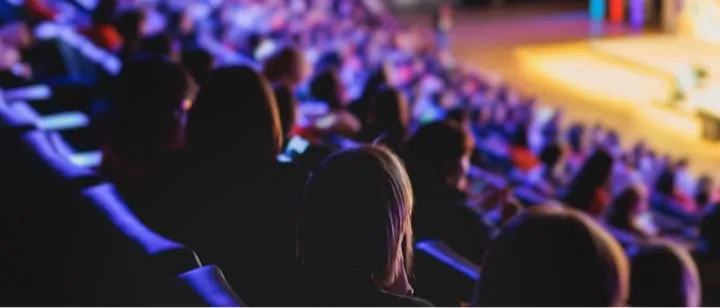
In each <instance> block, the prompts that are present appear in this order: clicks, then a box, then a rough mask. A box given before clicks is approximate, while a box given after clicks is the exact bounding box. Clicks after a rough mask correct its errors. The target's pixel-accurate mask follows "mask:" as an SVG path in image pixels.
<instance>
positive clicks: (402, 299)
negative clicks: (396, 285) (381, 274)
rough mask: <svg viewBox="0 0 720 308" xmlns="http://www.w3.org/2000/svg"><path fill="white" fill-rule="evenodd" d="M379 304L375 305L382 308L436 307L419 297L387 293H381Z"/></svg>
mask: <svg viewBox="0 0 720 308" xmlns="http://www.w3.org/2000/svg"><path fill="white" fill-rule="evenodd" d="M378 295H379V296H378V302H377V303H375V304H377V305H380V306H387V307H434V306H435V305H433V304H432V303H430V302H429V301H427V300H424V299H422V298H419V297H414V296H405V295H398V294H393V293H389V292H386V291H380V293H379V294H378Z"/></svg>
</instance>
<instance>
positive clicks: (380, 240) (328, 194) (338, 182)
mask: <svg viewBox="0 0 720 308" xmlns="http://www.w3.org/2000/svg"><path fill="white" fill-rule="evenodd" d="M350 173H352V176H351V177H348V176H347V175H348V174H350ZM339 204H342V206H338V205H339ZM348 209H351V212H352V217H351V218H350V219H348V218H349V216H348ZM412 212H413V192H412V188H411V185H410V180H409V179H408V177H407V174H406V173H405V170H404V168H403V166H402V163H401V162H400V160H399V159H398V158H397V157H396V156H395V155H393V154H392V153H391V152H390V151H388V150H386V149H384V148H382V147H375V146H363V147H360V148H357V149H352V150H345V151H342V152H339V153H337V154H334V155H333V156H331V157H329V158H327V159H326V160H325V161H324V162H323V163H322V164H321V165H320V166H319V167H318V168H317V169H316V170H315V171H314V172H313V174H312V176H311V177H310V179H309V180H308V183H307V185H306V188H305V194H304V197H303V206H302V209H301V215H300V217H301V218H300V228H299V236H300V237H299V244H300V246H299V248H300V249H299V251H300V257H301V270H300V272H301V277H302V278H301V280H300V283H298V285H297V286H296V288H295V289H296V290H298V291H300V292H299V295H298V302H297V303H299V304H301V305H305V306H429V305H430V304H429V303H427V302H425V301H423V300H420V299H417V298H414V297H412V287H411V286H410V283H409V281H410V277H411V275H412V272H411V267H410V262H411V261H412V257H413V256H412V235H413V232H412V223H411V216H412Z"/></svg>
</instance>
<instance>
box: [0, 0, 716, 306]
mask: <svg viewBox="0 0 720 308" xmlns="http://www.w3.org/2000/svg"><path fill="white" fill-rule="evenodd" d="M68 2H71V1H64V0H26V1H25V3H24V4H23V5H22V10H21V11H22V12H21V14H20V15H19V16H21V17H19V18H17V19H16V20H15V21H8V22H5V23H4V24H3V25H2V29H0V61H1V62H0V88H2V89H10V88H13V87H16V86H17V85H21V84H24V83H27V82H36V83H37V82H40V83H42V82H47V83H50V84H52V83H56V82H58V81H57V80H55V79H49V78H46V77H47V76H46V75H48V74H49V73H48V72H53V69H52V67H53V65H56V63H47V62H49V61H51V60H53V58H50V60H48V58H45V57H42V56H39V55H45V54H46V53H42V52H37V51H36V49H38V48H39V46H40V44H39V43H38V41H37V40H36V39H34V38H33V35H32V33H33V29H36V28H37V27H38V26H39V25H41V24H43V23H48V22H50V23H58V24H63V25H67V26H70V27H72V28H73V29H74V30H75V31H77V33H79V34H82V35H83V36H85V37H86V38H87V39H89V40H91V41H92V42H93V43H94V44H95V45H96V46H98V47H100V48H102V49H104V50H106V51H107V52H110V53H112V54H113V55H115V56H116V57H117V58H118V59H119V60H120V61H121V63H122V68H121V69H120V71H119V73H118V74H117V76H114V75H113V74H108V75H107V76H102V77H101V78H96V79H93V80H91V81H90V83H91V86H92V87H93V89H95V92H96V94H95V95H96V99H95V102H94V105H93V106H95V108H94V109H93V110H96V111H97V112H96V113H95V114H93V115H92V116H93V119H92V120H93V128H94V129H96V130H97V131H98V134H99V135H100V136H101V137H100V143H99V146H100V149H101V151H102V163H101V165H100V166H99V167H98V168H97V173H98V174H99V175H100V176H101V177H102V178H103V179H105V180H107V181H110V182H112V183H113V184H114V185H115V187H117V189H118V191H119V193H120V195H121V196H122V197H123V199H124V200H125V201H126V202H127V204H128V205H129V206H130V207H131V210H132V212H133V213H134V214H135V215H136V216H137V217H138V218H139V219H140V220H141V221H142V222H143V223H144V224H145V225H147V226H148V227H149V228H151V229H153V230H155V231H156V232H158V233H160V234H162V235H164V236H166V237H168V238H170V239H172V240H175V241H177V242H180V243H182V244H184V245H186V246H187V247H189V248H191V249H193V250H194V251H195V252H196V253H197V254H198V255H199V256H200V257H201V259H202V260H203V261H204V262H208V263H211V264H216V265H218V266H219V267H220V268H222V269H223V271H224V273H225V275H226V278H227V280H228V282H229V283H230V285H231V286H232V287H233V289H234V290H235V292H237V294H238V295H239V296H240V297H241V298H242V299H243V301H244V302H246V303H247V304H249V305H261V306H267V305H271V306H287V305H302V306H328V305H338V306H355V305H360V306H377V305H380V306H429V305H432V303H431V302H433V301H437V299H436V298H435V297H434V295H433V293H432V290H422V292H418V293H417V294H415V292H414V290H413V287H412V286H413V284H414V282H415V281H414V280H415V276H414V275H413V273H414V267H413V261H414V259H415V257H414V253H413V250H414V247H416V244H417V243H421V242H425V243H427V242H433V243H440V245H439V246H438V247H443V251H444V253H446V254H447V255H448V256H451V257H452V259H454V260H456V261H458V262H461V263H467V264H473V265H476V266H478V267H479V269H480V270H479V272H480V274H479V279H478V281H477V285H476V289H475V291H474V294H467V297H466V298H458V299H457V302H455V303H454V304H457V305H459V304H460V303H461V302H463V301H467V302H468V303H469V304H471V305H478V306H615V305H620V306H625V305H630V306H635V305H639V306H698V305H700V304H703V305H718V304H720V302H718V301H717V300H718V299H714V297H713V296H712V293H713V292H714V291H715V289H714V287H713V286H714V284H715V283H714V280H715V279H718V278H720V272H718V273H715V271H713V270H712V268H714V267H713V264H716V263H717V262H720V253H718V251H720V244H718V241H720V233H719V231H718V230H719V229H720V221H718V219H720V216H719V214H718V213H717V211H716V209H715V203H716V202H718V201H720V200H718V199H717V196H716V189H715V187H714V186H713V180H712V178H710V177H709V176H702V177H700V178H698V179H696V178H695V177H694V176H693V175H691V174H690V172H689V171H688V161H686V160H685V159H677V158H671V157H669V156H667V155H663V154H662V153H657V152H655V151H653V150H652V149H651V148H650V147H649V146H648V145H646V144H644V143H643V142H638V143H637V144H635V145H634V146H633V147H632V148H624V147H623V146H622V143H621V139H620V138H621V136H620V135H619V134H618V133H616V132H614V131H612V130H609V129H606V128H603V127H602V126H601V125H599V124H595V125H586V124H580V123H565V120H564V118H563V112H562V110H559V109H549V108H546V107H544V106H542V105H541V104H540V103H539V102H537V101H536V100H535V99H533V98H531V97H524V96H522V95H519V94H518V93H517V92H515V91H513V89H512V88H510V87H509V86H508V85H507V84H504V83H497V82H493V81H491V80H490V79H489V78H486V77H485V75H484V74H483V73H482V72H481V71H476V70H474V69H471V68H469V67H467V66H464V65H463V64H462V63H459V62H458V61H456V59H454V58H453V56H452V51H451V50H452V49H451V48H450V40H449V38H448V35H449V27H450V26H449V23H450V22H451V21H450V19H451V18H450V17H449V16H451V14H452V13H451V11H450V10H449V8H448V7H443V8H442V13H441V14H439V15H438V16H436V17H434V18H433V23H434V24H435V25H436V28H437V29H438V30H437V33H436V34H437V43H438V44H437V45H438V46H435V45H434V44H425V43H423V42H424V41H423V40H421V38H420V37H419V35H418V33H417V31H415V30H414V29H412V28H408V27H406V26H404V25H402V24H400V23H398V22H397V21H396V20H395V19H394V18H393V14H392V11H391V10H390V8H389V7H387V3H386V2H384V1H372V0H365V1H360V0H225V1H211V0H183V1H179V0H99V1H98V2H97V4H96V5H95V6H94V7H93V8H92V9H88V10H87V11H84V10H82V9H80V7H79V6H78V5H77V4H68ZM40 64H43V65H40ZM63 82H82V81H77V80H70V81H68V80H64V81H63ZM716 233H718V235H717V236H716V235H715V234H716ZM417 253H419V252H415V254H417ZM704 268H707V269H708V270H703V269H704ZM699 269H700V270H699ZM418 277H420V276H418ZM701 295H702V296H701ZM423 298H426V299H427V300H426V299H423ZM428 300H429V301H428ZM440 303H442V304H447V303H444V302H438V303H436V304H440Z"/></svg>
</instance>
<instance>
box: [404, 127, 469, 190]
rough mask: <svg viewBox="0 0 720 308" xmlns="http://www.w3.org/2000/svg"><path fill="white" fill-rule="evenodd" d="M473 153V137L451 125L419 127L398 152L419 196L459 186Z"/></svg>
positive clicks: (466, 131) (461, 128) (462, 128)
mask: <svg viewBox="0 0 720 308" xmlns="http://www.w3.org/2000/svg"><path fill="white" fill-rule="evenodd" d="M474 150H475V140H474V138H473V136H472V134H471V133H470V132H469V131H468V130H467V129H466V128H465V127H463V126H460V125H457V123H454V122H434V123H430V124H427V125H424V126H422V127H420V129H418V130H417V132H415V134H414V135H413V136H412V137H411V138H410V139H409V140H408V141H407V143H406V144H405V145H404V146H403V147H402V149H401V150H400V153H401V156H402V158H403V160H404V161H405V165H406V167H407V169H408V174H410V179H411V180H412V182H413V187H415V188H416V192H417V193H418V194H423V193H430V192H439V191H443V190H447V189H450V190H456V189H459V188H460V187H461V186H462V183H463V181H464V179H465V177H466V174H467V172H468V170H469V168H470V156H471V155H472V153H473V151H474Z"/></svg>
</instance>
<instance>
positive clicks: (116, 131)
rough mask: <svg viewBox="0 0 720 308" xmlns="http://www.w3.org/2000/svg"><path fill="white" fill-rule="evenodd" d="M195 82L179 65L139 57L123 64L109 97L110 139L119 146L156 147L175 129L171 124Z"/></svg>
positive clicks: (189, 97) (175, 119) (188, 96)
mask: <svg viewBox="0 0 720 308" xmlns="http://www.w3.org/2000/svg"><path fill="white" fill-rule="evenodd" d="M194 87H195V86H194V84H193V82H192V79H191V78H190V77H189V76H188V74H187V73H186V72H185V70H184V69H183V68H182V66H180V65H178V64H175V63H172V62H169V61H167V60H164V59H158V58H152V57H138V58H135V59H132V60H130V61H128V62H127V63H125V65H124V66H123V68H122V70H121V71H120V74H119V75H118V77H117V79H116V80H115V83H114V94H113V95H112V96H111V97H112V98H111V100H110V113H109V115H110V136H109V137H110V139H111V142H112V143H113V144H114V147H118V146H132V147H143V146H155V145H157V144H156V143H159V142H160V140H164V139H166V138H168V137H169V136H172V135H174V134H175V133H176V132H174V131H169V130H175V129H177V128H176V127H174V123H175V122H176V121H178V119H177V114H178V112H182V113H184V111H183V110H182V109H183V104H184V103H185V101H186V100H188V99H191V98H192V95H193V93H194ZM171 124H172V125H171Z"/></svg>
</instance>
